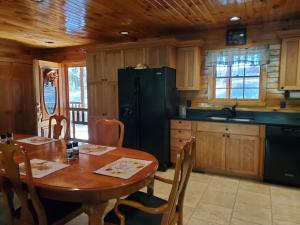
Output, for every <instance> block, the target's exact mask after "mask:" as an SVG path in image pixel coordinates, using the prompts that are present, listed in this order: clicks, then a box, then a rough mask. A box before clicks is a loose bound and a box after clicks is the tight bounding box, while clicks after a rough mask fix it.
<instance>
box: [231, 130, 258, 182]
mask: <svg viewBox="0 0 300 225" xmlns="http://www.w3.org/2000/svg"><path fill="white" fill-rule="evenodd" d="M226 138H227V139H226V170H228V171H231V172H235V173H241V174H245V175H250V176H256V175H257V174H258V169H259V150H260V145H259V143H260V138H259V137H252V136H244V135H228V137H227V136H226Z"/></svg>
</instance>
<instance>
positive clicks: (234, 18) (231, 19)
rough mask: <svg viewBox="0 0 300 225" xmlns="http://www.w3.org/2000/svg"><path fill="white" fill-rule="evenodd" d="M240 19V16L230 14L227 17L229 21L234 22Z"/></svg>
mask: <svg viewBox="0 0 300 225" xmlns="http://www.w3.org/2000/svg"><path fill="white" fill-rule="evenodd" d="M240 19H241V17H239V16H231V17H229V21H231V22H236V21H239V20H240Z"/></svg>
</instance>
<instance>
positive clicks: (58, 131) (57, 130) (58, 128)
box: [48, 115, 70, 140]
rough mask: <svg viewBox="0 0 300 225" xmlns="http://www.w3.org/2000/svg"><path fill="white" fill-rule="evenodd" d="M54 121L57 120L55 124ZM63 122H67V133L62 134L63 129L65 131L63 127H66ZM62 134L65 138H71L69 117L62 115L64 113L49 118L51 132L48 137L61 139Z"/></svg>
mask: <svg viewBox="0 0 300 225" xmlns="http://www.w3.org/2000/svg"><path fill="white" fill-rule="evenodd" d="M52 121H55V124H54V125H53V124H52ZM63 122H65V133H64V135H62V131H63V128H64V124H63ZM52 125H53V131H52ZM60 136H62V137H63V139H65V140H67V139H69V137H70V123H69V119H68V118H67V117H65V116H62V115H53V116H50V118H49V134H48V137H49V138H55V139H59V137H60Z"/></svg>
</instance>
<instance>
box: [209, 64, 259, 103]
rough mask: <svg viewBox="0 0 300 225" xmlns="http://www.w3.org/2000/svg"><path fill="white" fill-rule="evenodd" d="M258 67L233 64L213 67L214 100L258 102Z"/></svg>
mask: <svg viewBox="0 0 300 225" xmlns="http://www.w3.org/2000/svg"><path fill="white" fill-rule="evenodd" d="M260 74H261V68H260V65H255V64H254V65H253V64H250V63H247V62H246V63H245V62H243V63H234V64H231V65H226V64H217V65H216V66H215V79H214V81H215V82H214V87H215V98H216V99H242V100H258V99H259V98H260V91H259V90H260V80H261V79H260Z"/></svg>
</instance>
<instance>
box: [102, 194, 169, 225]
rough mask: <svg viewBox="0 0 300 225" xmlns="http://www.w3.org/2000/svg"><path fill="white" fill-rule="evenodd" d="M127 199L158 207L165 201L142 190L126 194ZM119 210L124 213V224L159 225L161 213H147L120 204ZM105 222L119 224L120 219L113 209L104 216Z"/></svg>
mask: <svg viewBox="0 0 300 225" xmlns="http://www.w3.org/2000/svg"><path fill="white" fill-rule="evenodd" d="M126 199H127V200H132V201H136V202H139V203H141V204H143V205H145V206H148V207H159V206H162V205H164V204H166V203H167V201H166V200H163V199H161V198H158V197H155V196H153V195H150V194H147V193H144V192H135V193H134V194H132V195H130V196H128V197H127V198H126ZM119 210H120V212H121V213H122V214H123V215H125V218H126V225H141V224H142V225H160V224H161V220H162V214H149V213H146V212H143V211H141V210H139V209H136V208H133V207H130V206H126V205H120V206H119ZM104 221H105V222H106V223H112V224H120V220H119V218H118V217H117V215H116V214H115V212H114V210H111V211H110V212H109V213H108V214H107V216H106V217H105V218H104Z"/></svg>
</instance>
